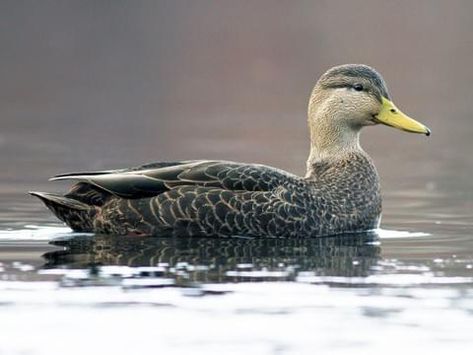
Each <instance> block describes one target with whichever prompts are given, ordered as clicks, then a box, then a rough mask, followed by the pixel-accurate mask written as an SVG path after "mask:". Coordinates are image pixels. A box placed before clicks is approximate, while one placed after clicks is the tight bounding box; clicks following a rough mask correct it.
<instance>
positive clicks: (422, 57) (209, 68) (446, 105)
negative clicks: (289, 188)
mask: <svg viewBox="0 0 473 355" xmlns="http://www.w3.org/2000/svg"><path fill="white" fill-rule="evenodd" d="M472 11H473V3H472V2H471V1H465V0H452V1H449V2H444V1H439V0H429V1H416V2H379V1H376V0H367V1H364V2H363V8H362V10H360V4H359V2H355V1H354V2H328V1H308V2H298V3H297V4H295V3H294V2H287V3H284V4H283V3H282V2H281V3H280V4H275V2H274V1H264V0H262V1H259V2H257V3H256V2H253V3H251V2H235V1H228V2H225V1H219V2H215V1H205V0H202V1H199V2H198V4H197V3H195V4H194V3H192V4H191V2H186V3H184V2H169V1H154V2H142V1H134V2H133V3H131V2H110V1H103V2H65V1H62V2H60V4H58V3H57V2H54V1H49V2H41V4H39V2H38V3H33V2H30V3H28V4H26V3H25V2H21V1H14V2H1V3H0V27H1V28H2V29H3V30H2V31H0V45H1V48H2V51H1V53H2V58H1V59H2V60H1V65H0V76H1V78H2V80H1V81H0V166H2V169H0V319H1V322H0V354H2V355H3V354H7V355H10V354H31V355H39V354H48V355H49V354H64V353H67V354H86V353H90V352H91V351H92V352H93V353H104V354H108V353H114V354H130V353H140V354H148V353H150V352H160V353H164V354H189V353H192V354H242V353H244V354H248V355H250V354H258V355H261V354H314V353H316V354H362V355H366V354H380V353H383V354H391V353H392V354H399V353H416V352H422V353H429V354H437V353H439V354H440V353H441V354H444V353H446V352H449V353H455V354H470V353H471V349H473V338H472V335H471V330H472V329H473V236H472V233H471V231H472V227H473V213H472V210H473V209H472V208H473V180H472V179H471V176H472V174H473V168H472V167H473V155H472V154H471V152H472V151H473V140H472V139H471V136H472V134H473V125H471V116H472V109H471V102H472V100H473V97H472V91H471V82H472V79H473V76H472V73H473V71H471V70H469V68H471V58H472V57H473V46H472V44H471V43H472V42H471V33H472V31H473V22H472V21H471V13H472ZM439 24H441V25H440V26H439ZM348 62H352V63H353V62H354V63H366V64H369V65H373V66H374V67H376V68H377V69H378V70H379V71H380V72H381V73H382V74H383V75H384V78H385V79H386V81H387V83H388V86H389V88H390V92H391V94H392V96H393V98H394V102H395V103H396V104H397V105H398V106H399V108H400V109H401V110H403V111H404V112H406V113H407V114H409V115H411V116H412V117H414V118H415V119H418V120H419V121H421V122H423V123H425V124H426V125H428V126H429V127H430V128H431V129H432V136H431V137H429V138H426V137H421V136H416V135H410V134H407V133H403V132H399V131H396V130H394V129H390V128H387V127H373V128H369V129H366V130H365V131H364V132H363V134H362V145H363V147H364V148H365V149H366V151H367V152H369V154H370V155H371V156H372V157H373V159H374V161H375V163H376V166H377V168H378V170H379V173H380V175H381V181H382V190H383V196H384V204H383V220H382V226H381V227H382V229H381V230H378V231H374V232H371V233H367V234H358V235H349V236H339V237H333V238H323V239H304V240H280V239H263V238H260V239H249V238H235V239H223V240H222V239H161V238H118V237H114V236H101V235H100V236H99V235H97V236H93V235H80V234H74V233H71V231H70V230H69V229H68V228H66V227H64V226H63V225H62V224H61V223H59V222H58V221H57V220H56V219H55V218H54V217H53V216H52V215H51V214H50V213H49V211H48V210H47V209H45V208H44V206H42V205H41V203H40V202H39V201H38V200H36V199H34V198H32V197H31V196H28V195H27V194H26V192H27V191H29V190H35V191H61V190H62V191H63V190H65V189H66V188H67V185H65V184H61V183H48V182H47V178H48V177H49V176H51V175H54V174H56V173H61V172H67V171H76V170H93V169H110V168H120V167H127V166H133V165H138V164H141V163H146V162H151V161H153V160H179V159H225V160H235V161H248V162H258V163H264V164H268V165H273V166H276V167H280V168H283V169H286V170H289V171H291V172H294V173H298V174H303V173H304V164H305V159H306V157H307V154H308V144H307V140H308V137H307V130H306V118H305V114H306V113H305V110H306V107H307V98H308V95H309V93H310V90H311V89H312V86H313V84H314V80H315V78H317V77H318V76H319V75H321V74H322V73H323V71H325V70H326V69H328V67H330V66H332V65H335V64H341V63H348ZM151 349H152V350H151Z"/></svg>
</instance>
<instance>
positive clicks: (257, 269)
mask: <svg viewBox="0 0 473 355" xmlns="http://www.w3.org/2000/svg"><path fill="white" fill-rule="evenodd" d="M51 243H52V244H54V245H58V246H62V247H65V249H64V250H56V251H52V252H48V253H46V254H44V255H43V257H44V258H45V259H46V260H47V263H46V265H45V267H46V268H58V267H66V268H74V269H77V268H87V267H90V266H93V267H94V268H95V269H96V270H97V266H100V265H126V266H133V267H140V266H141V267H142V266H151V267H152V266H160V267H161V269H156V272H158V273H159V274H160V275H162V276H168V277H173V278H177V279H180V280H183V279H184V280H192V281H193V282H195V281H199V282H228V281H246V280H262V281H264V280H281V281H282V280H294V279H295V277H296V275H297V273H299V272H301V271H312V272H315V273H317V275H331V276H346V277H351V276H366V275H367V274H368V273H369V270H370V268H372V267H373V266H374V265H375V264H376V263H377V261H378V259H379V257H380V246H379V243H378V235H377V234H376V233H375V232H371V233H364V234H351V235H343V236H337V237H329V238H314V239H278V238H228V239H219V238H129V237H118V238H117V237H114V236H106V235H96V236H77V237H73V238H66V239H59V240H54V241H52V242H51ZM98 270H100V269H98ZM147 270H149V269H147ZM171 274H173V275H171ZM182 276H185V277H184V278H183V277H182Z"/></svg>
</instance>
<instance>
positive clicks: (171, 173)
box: [30, 64, 431, 238]
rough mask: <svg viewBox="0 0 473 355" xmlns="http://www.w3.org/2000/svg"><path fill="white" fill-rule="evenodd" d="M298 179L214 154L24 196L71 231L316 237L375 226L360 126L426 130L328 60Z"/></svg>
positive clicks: (381, 88) (368, 73)
mask: <svg viewBox="0 0 473 355" xmlns="http://www.w3.org/2000/svg"><path fill="white" fill-rule="evenodd" d="M307 117H308V127H309V132H310V153H309V157H308V160H307V169H306V174H305V176H298V175H295V174H292V173H290V172H286V171H284V170H281V169H278V168H274V167H270V166H266V165H261V164H254V163H251V164H248V163H240V162H232V161H219V160H187V161H172V162H154V163H150V164H145V165H141V166H137V167H132V168H126V169H117V170H104V171H88V172H76V173H66V174H60V175H56V176H54V177H52V178H51V179H50V180H52V181H62V180H71V181H73V182H74V184H73V186H72V187H71V189H70V191H69V192H67V193H66V194H64V195H63V194H57V193H46V192H30V194H31V195H33V196H36V197H38V198H39V199H40V200H41V201H42V202H43V203H44V204H45V205H46V207H48V208H49V209H50V210H51V211H52V212H53V213H54V214H55V215H56V216H57V217H58V218H59V220H61V221H63V222H64V223H65V224H66V225H68V226H69V227H70V228H71V229H72V230H73V231H75V232H86V233H96V234H114V235H121V236H155V237H156V236H158V237H161V236H163V237H165V236H170V237H237V236H246V237H282V238H300V237H324V236H331V235H339V234H351V233H360V232H365V231H370V230H374V229H376V228H378V227H379V225H380V221H381V212H382V198H381V192H380V179H379V175H378V173H377V171H376V168H375V165H374V163H373V161H372V159H371V158H370V156H369V155H368V154H367V153H366V152H365V151H364V150H363V149H362V147H361V145H360V131H361V130H362V129H363V128H365V127H369V126H377V125H380V124H381V125H386V126H390V127H394V128H397V129H400V130H403V131H406V132H412V133H419V134H424V135H426V136H429V135H430V133H431V131H430V129H429V128H427V127H426V126H425V125H423V124H422V123H420V122H418V121H416V120H414V119H412V118H410V117H409V116H407V115H406V114H404V113H402V112H401V111H400V110H399V109H398V108H397V107H396V106H395V104H394V103H393V102H392V99H391V97H390V95H389V92H388V89H387V86H386V83H385V81H384V79H383V78H382V76H381V75H380V74H379V73H378V72H377V71H376V70H375V69H373V68H371V67H369V66H367V65H363V64H345V65H340V66H335V67H333V68H331V69H329V70H328V71H327V72H325V73H324V74H323V75H322V76H321V77H320V78H319V80H318V81H317V83H316V84H315V87H314V88H313V90H312V92H311V95H310V99H309V105H308V115H307Z"/></svg>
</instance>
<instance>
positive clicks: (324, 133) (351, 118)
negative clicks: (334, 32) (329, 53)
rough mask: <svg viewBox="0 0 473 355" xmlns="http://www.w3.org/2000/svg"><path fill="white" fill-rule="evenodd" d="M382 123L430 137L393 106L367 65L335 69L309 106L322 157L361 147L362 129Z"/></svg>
mask: <svg viewBox="0 0 473 355" xmlns="http://www.w3.org/2000/svg"><path fill="white" fill-rule="evenodd" d="M380 123H381V124H385V125H387V126H391V127H395V128H398V129H401V130H404V131H407V132H413V133H422V134H425V135H430V130H429V129H428V128H427V127H426V126H424V125H423V124H421V123H419V122H417V121H415V120H413V119H412V118H410V117H408V116H407V115H405V114H404V113H402V112H401V111H400V110H399V109H398V108H397V107H396V106H395V105H394V103H393V102H392V101H391V98H390V96H389V93H388V89H387V87H386V83H385V82H384V80H383V78H382V77H381V75H380V74H379V73H378V72H377V71H376V70H374V69H373V68H371V67H369V66H367V65H362V64H346V65H341V66H337V67H334V68H332V69H330V70H329V71H327V72H326V73H325V74H324V75H322V77H321V78H320V79H319V81H318V82H317V84H316V85H315V87H314V90H313V91H312V95H311V98H310V102H309V126H310V130H311V136H312V144H313V145H315V147H313V148H315V150H318V152H319V153H323V151H324V149H329V150H332V149H331V148H333V149H334V150H335V151H336V150H343V149H348V148H352V147H353V146H354V145H356V146H358V136H359V131H360V129H361V128H362V127H364V126H372V125H376V124H380Z"/></svg>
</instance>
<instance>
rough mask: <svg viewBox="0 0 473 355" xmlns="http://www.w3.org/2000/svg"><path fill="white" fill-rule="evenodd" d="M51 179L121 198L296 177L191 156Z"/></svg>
mask: <svg viewBox="0 0 473 355" xmlns="http://www.w3.org/2000/svg"><path fill="white" fill-rule="evenodd" d="M51 180H76V181H79V182H82V183H86V184H91V185H94V186H96V187H98V188H100V189H103V190H105V191H107V192H109V193H111V194H113V195H116V196H119V197H123V198H129V199H134V198H143V197H151V196H156V195H158V194H160V193H162V192H165V191H168V190H170V189H172V188H175V187H178V186H183V185H195V186H202V187H217V188H221V189H225V190H237V191H269V190H272V189H274V188H276V187H278V186H281V185H287V184H293V183H297V181H299V180H300V178H299V177H297V176H295V175H292V174H290V173H287V172H285V171H283V170H279V169H275V168H271V167H268V166H265V165H260V164H242V163H235V162H228V161H210V160H193V161H180V162H160V163H152V164H146V165H142V166H139V167H135V168H131V169H121V170H106V171H96V172H82V173H80V172H79V173H68V174H61V175H57V176H55V177H53V178H51Z"/></svg>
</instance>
